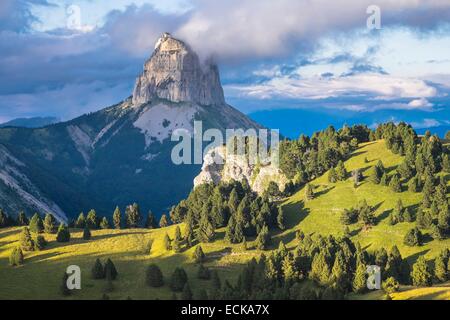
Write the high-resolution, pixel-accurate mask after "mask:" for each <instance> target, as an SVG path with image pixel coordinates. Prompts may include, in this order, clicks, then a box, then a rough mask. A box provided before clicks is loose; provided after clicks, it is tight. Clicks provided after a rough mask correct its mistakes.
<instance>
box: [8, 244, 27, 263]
mask: <svg viewBox="0 0 450 320" xmlns="http://www.w3.org/2000/svg"><path fill="white" fill-rule="evenodd" d="M23 260H24V259H23V252H22V249H20V247H14V248H13V249H12V251H11V253H10V255H9V265H10V266H12V267H14V266H20V265H22V264H23Z"/></svg>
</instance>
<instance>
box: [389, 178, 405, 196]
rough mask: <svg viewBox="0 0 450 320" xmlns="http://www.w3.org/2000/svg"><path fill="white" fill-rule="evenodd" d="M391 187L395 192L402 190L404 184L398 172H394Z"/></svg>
mask: <svg viewBox="0 0 450 320" xmlns="http://www.w3.org/2000/svg"><path fill="white" fill-rule="evenodd" d="M389 187H390V188H391V190H392V191H394V192H402V185H401V183H400V178H399V176H398V174H394V176H393V177H392V179H391V181H390V182H389Z"/></svg>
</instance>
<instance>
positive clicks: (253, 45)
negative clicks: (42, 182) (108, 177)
mask: <svg viewBox="0 0 450 320" xmlns="http://www.w3.org/2000/svg"><path fill="white" fill-rule="evenodd" d="M372 2H373V1H368V0H367V1H366V0H340V1H328V0H315V1H306V0H279V1H276V2H274V1H270V0H259V1H255V0H229V1H221V2H218V1H214V2H213V1H207V0H175V1H159V0H152V1H145V0H115V1H111V0H110V1H93V0H78V1H75V0H74V1H66V0H64V1H53V0H28V1H27V0H2V2H1V3H0V122H2V121H6V120H9V119H12V118H16V117H31V116H57V117H59V118H61V119H64V120H66V119H70V118H73V117H75V116H78V115H80V114H82V113H86V112H90V111H94V110H98V109H100V108H102V107H106V106H108V105H112V104H114V103H116V102H118V101H121V100H123V99H124V98H126V97H128V96H129V95H130V94H131V91H132V88H133V85H134V80H135V78H136V76H137V75H138V73H139V72H140V71H141V70H142V65H143V62H144V61H145V59H146V58H148V57H149V56H150V54H151V52H152V50H153V47H154V43H155V42H156V40H157V38H158V37H159V35H160V34H161V33H162V32H164V31H169V32H171V33H172V34H173V35H174V36H176V37H179V38H180V39H182V40H185V41H186V42H188V43H189V44H190V45H191V46H192V47H193V48H194V49H195V50H196V51H197V52H198V53H199V55H200V56H201V57H202V58H206V57H209V56H213V57H214V58H215V59H216V60H217V62H218V64H219V67H220V70H221V76H222V82H223V84H224V89H225V93H226V97H227V100H228V101H229V102H230V104H232V105H233V106H235V107H237V108H238V109H240V110H241V111H243V112H246V113H251V114H252V115H254V116H255V117H256V118H257V120H259V121H261V122H263V123H266V124H267V125H271V126H279V127H280V128H281V129H282V131H283V129H284V130H285V131H289V132H291V131H292V132H293V133H292V135H294V134H296V132H295V131H296V127H297V123H298V126H299V127H301V126H302V125H303V126H305V127H306V126H308V127H309V125H310V123H307V122H311V121H313V122H317V126H319V124H320V127H321V126H323V125H322V123H327V122H328V123H336V124H340V123H343V122H347V123H352V122H365V123H367V124H368V125H375V124H376V123H378V122H381V121H386V120H394V121H400V120H405V121H408V122H411V123H413V125H414V126H416V128H423V127H437V126H443V125H450V123H449V121H450V110H449V109H450V108H449V101H450V98H449V96H448V93H449V92H450V24H449V21H450V1H449V0H428V1H424V0H422V1H420V0H415V1H411V0H396V1H390V0H380V1H377V5H378V6H379V7H380V9H381V29H380V30H369V29H367V27H366V20H367V18H368V16H369V15H368V14H367V13H366V9H367V7H368V6H369V5H371V4H372ZM78 12H79V15H78ZM78 16H79V18H80V19H75V20H74V19H73V18H74V17H78ZM286 110H294V111H286ZM286 117H290V118H291V119H289V121H288V120H287V119H286ZM292 118H293V119H292ZM297 118H298V120H299V121H298V122H296V119H297ZM304 118H307V119H309V121H307V122H305V121H304ZM274 119H278V121H277V122H275V123H272V122H273V120H274ZM319 120H320V121H319ZM288 123H291V124H290V125H288ZM320 127H318V128H317V129H319V128H320ZM299 130H301V129H299Z"/></svg>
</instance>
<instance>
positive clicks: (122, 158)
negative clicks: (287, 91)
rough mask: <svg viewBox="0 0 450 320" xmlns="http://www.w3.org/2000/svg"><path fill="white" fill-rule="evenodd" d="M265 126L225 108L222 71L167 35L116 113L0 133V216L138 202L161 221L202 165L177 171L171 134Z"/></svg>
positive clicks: (71, 212)
mask: <svg viewBox="0 0 450 320" xmlns="http://www.w3.org/2000/svg"><path fill="white" fill-rule="evenodd" d="M194 120H202V121H203V128H204V129H208V128H217V129H220V130H222V132H224V131H225V129H228V128H242V129H248V128H261V126H260V125H258V124H257V123H256V122H254V121H252V120H250V119H249V118H248V117H247V116H245V115H244V114H242V113H241V112H239V111H237V110H236V109H234V108H233V107H231V106H229V105H228V104H226V102H225V99H224V95H223V90H222V86H221V83H220V77H219V73H218V69H217V67H216V66H215V65H214V64H212V63H211V62H207V63H205V64H202V63H200V61H199V58H198V57H197V55H196V54H195V52H193V51H192V50H191V49H190V48H189V46H187V45H186V44H185V43H183V42H181V41H179V40H177V39H174V38H173V37H172V36H170V35H169V34H164V35H163V36H162V37H161V38H160V39H159V40H158V43H157V45H156V47H155V51H154V52H153V54H152V56H151V58H150V59H149V60H148V61H147V62H146V63H145V66H144V71H143V73H142V74H141V75H140V76H139V77H138V78H137V80H136V85H135V89H134V92H133V95H132V96H131V97H130V98H128V99H126V100H125V101H123V102H121V103H118V104H117V105H114V106H111V107H109V108H106V109H103V110H100V111H98V112H94V113H90V114H88V115H83V116H81V117H78V118H76V119H73V120H71V121H68V122H60V123H56V124H52V125H49V126H45V127H42V128H35V129H29V128H18V127H6V128H1V129H0V208H3V209H5V210H6V211H7V212H8V213H10V214H12V215H15V214H17V213H18V212H19V210H26V212H27V213H28V214H31V213H33V212H34V211H38V212H41V213H45V212H52V213H53V214H54V215H55V216H57V217H58V219H60V220H68V219H71V218H73V217H75V216H77V215H78V214H79V213H80V212H81V211H84V212H86V211H87V210H89V209H91V208H94V209H96V210H97V211H98V213H99V214H101V215H111V214H112V212H113V210H114V208H115V206H116V205H119V206H121V207H122V209H123V207H124V206H126V205H128V204H130V203H133V202H137V203H138V204H139V205H140V207H141V210H142V212H143V213H146V211H147V210H149V209H151V210H152V211H153V212H154V213H155V214H157V215H160V214H162V213H163V212H167V211H168V210H169V209H170V207H171V206H172V205H174V204H176V203H178V201H180V200H181V199H183V198H184V197H186V196H187V194H188V193H189V191H190V190H191V188H192V186H193V180H194V177H195V176H196V175H197V174H198V173H199V172H200V170H201V165H175V164H173V163H172V161H171V151H172V148H173V146H174V145H175V144H176V142H172V141H171V139H170V137H171V133H172V132H173V130H175V129H178V128H184V129H186V130H188V131H189V132H190V133H191V134H192V133H193V121H194Z"/></svg>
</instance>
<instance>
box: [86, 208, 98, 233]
mask: <svg viewBox="0 0 450 320" xmlns="http://www.w3.org/2000/svg"><path fill="white" fill-rule="evenodd" d="M86 225H87V226H88V228H89V229H91V230H93V229H97V227H98V218H97V213H96V212H95V210H94V209H92V210H90V211H89V212H88V214H87V216H86Z"/></svg>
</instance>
